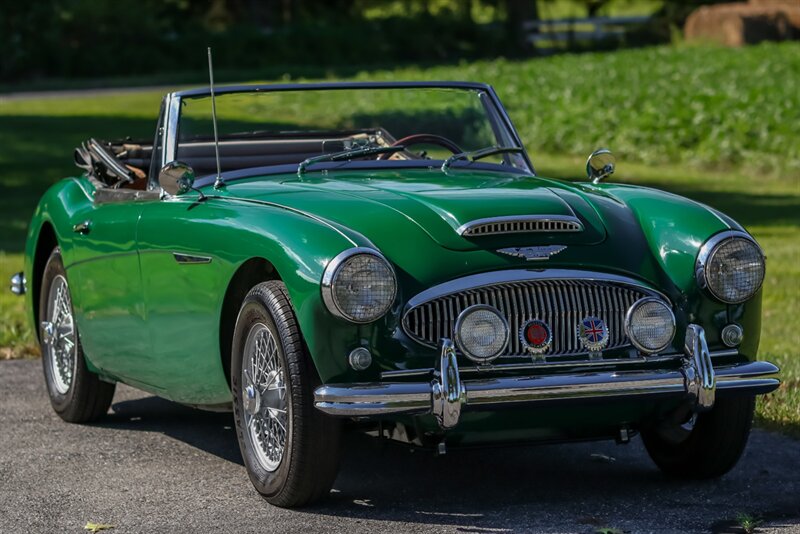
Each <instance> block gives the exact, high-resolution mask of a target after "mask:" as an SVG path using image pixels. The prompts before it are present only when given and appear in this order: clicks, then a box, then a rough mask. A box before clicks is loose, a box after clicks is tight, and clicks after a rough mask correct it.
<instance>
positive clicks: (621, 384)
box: [314, 325, 780, 429]
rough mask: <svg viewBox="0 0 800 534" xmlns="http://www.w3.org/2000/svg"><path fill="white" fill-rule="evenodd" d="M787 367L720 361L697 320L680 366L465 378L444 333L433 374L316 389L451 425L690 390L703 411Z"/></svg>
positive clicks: (320, 400) (350, 409)
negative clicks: (485, 412)
mask: <svg viewBox="0 0 800 534" xmlns="http://www.w3.org/2000/svg"><path fill="white" fill-rule="evenodd" d="M778 371H779V369H778V367H776V366H775V365H773V364H771V363H769V362H747V363H740V364H736V365H730V366H724V367H717V368H714V366H713V364H712V362H711V357H710V354H709V350H708V345H707V343H706V339H705V333H704V331H703V329H702V328H701V327H700V326H697V325H689V328H688V329H687V332H686V343H685V357H684V360H683V365H682V367H681V368H680V369H676V370H651V371H606V372H586V373H579V374H570V375H563V374H559V375H544V376H524V377H508V378H505V377H504V378H486V379H474V380H461V377H460V375H459V371H458V364H457V362H456V352H455V347H454V345H453V342H452V341H451V340H449V339H443V340H442V352H441V356H440V358H439V365H438V366H437V370H436V371H435V372H434V373H433V376H432V379H431V380H430V381H429V382H375V383H366V384H364V383H361V384H326V385H324V386H320V387H319V388H317V389H316V391H315V392H314V405H315V406H316V407H317V408H318V409H319V410H321V411H323V412H325V413H327V414H330V415H334V416H339V417H375V416H385V415H422V414H429V413H432V414H433V415H434V416H436V419H437V421H438V422H439V425H440V426H441V427H442V428H443V429H450V428H453V427H455V426H456V425H457V424H458V421H459V419H460V417H461V410H462V408H463V407H464V406H468V407H483V408H492V407H499V406H502V405H517V406H521V405H531V404H536V403H540V402H546V401H553V400H568V399H586V400H592V399H606V398H613V397H629V396H631V397H632V396H637V397H641V396H664V395H673V396H682V397H684V398H686V400H687V401H688V402H691V403H692V404H693V405H694V408H695V410H696V411H705V410H710V409H711V408H712V407H713V406H714V399H715V395H716V391H717V390H723V391H732V390H735V391H738V392H740V393H745V394H752V395H756V394H762V393H769V392H770V391H773V390H774V389H776V388H777V387H778V385H779V384H780V381H779V380H778V379H777V378H776V376H775V375H776V374H777V373H778Z"/></svg>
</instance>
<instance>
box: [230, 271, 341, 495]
mask: <svg viewBox="0 0 800 534" xmlns="http://www.w3.org/2000/svg"><path fill="white" fill-rule="evenodd" d="M264 327H266V329H267V330H268V331H269V335H271V336H272V339H274V340H276V341H277V343H275V346H276V347H277V358H280V362H281V364H282V369H283V370H284V373H283V377H284V378H283V380H282V382H281V383H282V384H283V385H284V386H285V388H286V389H285V405H286V419H285V420H284V422H286V423H287V425H286V428H285V435H286V438H285V441H284V448H283V453H282V456H281V458H280V460H279V462H280V463H279V464H278V465H277V467H273V470H272V471H270V470H268V469H267V468H265V464H264V463H263V461H261V460H259V456H258V453H257V452H256V447H260V445H259V444H258V443H255V439H254V437H253V436H252V434H251V430H250V428H249V427H248V426H247V423H246V420H247V417H252V416H251V415H250V414H251V413H257V414H258V413H263V406H262V407H261V408H259V410H260V411H256V412H253V407H252V406H249V411H248V412H247V413H246V412H245V401H244V399H243V390H245V389H246V387H247V386H246V385H245V384H243V381H245V380H247V378H246V377H245V378H243V376H242V367H243V365H245V361H244V358H245V349H246V348H247V340H248V336H251V335H254V334H252V333H253V332H255V331H257V330H258V331H260V332H262V334H263V335H267V334H266V331H265V330H264ZM251 339H252V338H251ZM248 358H249V356H248ZM276 361H277V360H276ZM248 369H250V368H248ZM287 370H288V373H287V372H285V371H287ZM255 381H256V382H258V380H255ZM318 384H319V378H318V376H317V372H316V369H315V368H314V365H313V363H312V362H311V358H310V357H309V355H308V351H307V349H306V346H305V343H304V342H303V338H302V335H301V333H300V329H299V328H298V325H297V319H296V317H295V314H294V310H293V309H292V305H291V303H290V302H289V298H288V295H287V293H286V287H285V286H284V284H283V283H282V282H279V281H269V282H264V283H261V284H258V285H257V286H255V287H254V288H252V289H251V290H250V292H249V293H248V294H247V296H246V297H245V299H244V302H243V303H242V306H241V308H240V310H239V315H238V317H237V319H236V327H235V329H234V334H233V347H232V352H231V391H232V392H233V406H234V420H235V423H236V434H237V437H238V439H239V448H240V450H241V452H242V458H243V459H244V464H245V467H246V468H247V474H248V475H249V477H250V480H251V482H252V483H253V486H255V488H256V490H257V491H258V492H259V493H261V495H262V496H263V497H264V498H265V499H266V500H267V502H269V503H270V504H273V505H276V506H280V507H285V508H294V507H300V506H304V505H307V504H311V503H313V502H316V501H318V500H320V499H322V498H324V497H326V496H327V495H328V494H329V492H330V489H331V487H332V486H333V482H334V480H335V479H336V473H337V471H338V466H339V465H338V464H339V436H340V423H339V421H337V420H336V419H334V418H332V417H330V416H327V415H325V414H323V413H322V412H320V411H319V410H317V409H316V408H314V403H313V399H314V387H315V386H317V385H318ZM259 398H260V397H259ZM264 398H265V399H266V398H267V397H266V393H265V394H264ZM282 428H283V427H282ZM256 439H257V438H256ZM262 450H263V449H262Z"/></svg>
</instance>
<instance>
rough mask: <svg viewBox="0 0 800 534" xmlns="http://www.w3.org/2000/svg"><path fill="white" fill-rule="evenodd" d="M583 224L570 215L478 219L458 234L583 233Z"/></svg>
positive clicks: (470, 235)
mask: <svg viewBox="0 0 800 534" xmlns="http://www.w3.org/2000/svg"><path fill="white" fill-rule="evenodd" d="M582 231H583V224H581V222H580V221H579V220H578V218H577V217H572V216H569V215H521V216H510V217H492V218H489V219H478V220H475V221H470V222H468V223H466V224H463V225H461V226H460V227H459V228H458V230H457V232H458V233H459V234H460V235H462V236H464V237H482V236H488V235H501V234H525V233H559V232H582Z"/></svg>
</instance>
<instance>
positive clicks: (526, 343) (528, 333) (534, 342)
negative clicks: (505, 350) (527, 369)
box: [519, 319, 553, 354]
mask: <svg viewBox="0 0 800 534" xmlns="http://www.w3.org/2000/svg"><path fill="white" fill-rule="evenodd" d="M519 340H520V342H521V343H522V346H523V347H525V348H526V349H527V350H528V352H529V353H531V354H543V353H545V352H547V350H548V349H549V348H550V345H551V344H552V343H553V333H552V332H551V331H550V327H549V326H548V325H547V323H545V322H544V321H540V320H539V319H533V320H532V321H528V322H527V323H525V324H524V325H522V328H520V329H519Z"/></svg>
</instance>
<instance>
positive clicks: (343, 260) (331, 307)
mask: <svg viewBox="0 0 800 534" xmlns="http://www.w3.org/2000/svg"><path fill="white" fill-rule="evenodd" d="M360 255H369V256H373V257H374V258H377V259H378V260H380V261H382V262H383V263H384V264H385V265H386V268H387V269H388V271H389V273H390V275H391V281H392V286H393V288H392V289H393V291H392V296H391V298H390V299H389V301H388V303H387V304H386V306H385V307H384V308H383V309H382V310H381V311H380V313H376V314H374V315H373V316H371V317H370V318H369V319H359V318H356V317H353V316H351V315H349V314H348V313H347V312H346V311H345V310H343V309H342V307H341V306H340V305H339V302H338V301H337V299H336V291H335V290H334V289H335V287H334V285H335V283H336V281H337V276H338V275H339V273H340V271H341V270H342V268H343V267H344V266H345V265H346V264H347V262H348V261H349V260H352V259H353V258H354V257H356V256H360ZM320 290H321V292H322V301H323V302H324V303H325V307H326V308H328V311H330V312H331V313H332V314H333V315H335V316H336V317H339V318H341V319H344V320H346V321H349V322H351V323H355V324H368V323H372V322H375V321H377V320H378V319H380V318H381V317H383V316H384V315H386V313H387V312H388V311H389V310H390V309H391V307H392V305H393V304H394V301H395V299H396V298H397V275H396V274H395V272H394V268H393V267H392V264H391V263H390V262H389V260H387V259H386V257H385V256H384V255H383V254H381V253H380V252H378V251H377V250H375V249H373V248H367V247H354V248H350V249H347V250H344V251H342V252H340V253H339V254H337V255H336V256H335V257H334V258H333V259H332V260H331V261H330V262H328V265H327V266H326V267H325V270H324V271H323V273H322V281H321V283H320Z"/></svg>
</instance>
